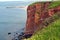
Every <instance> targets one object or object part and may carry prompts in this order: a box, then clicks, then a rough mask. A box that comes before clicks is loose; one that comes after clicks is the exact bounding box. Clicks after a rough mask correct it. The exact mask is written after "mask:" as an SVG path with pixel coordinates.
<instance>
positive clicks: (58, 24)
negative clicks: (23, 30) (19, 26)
mask: <svg viewBox="0 0 60 40" xmlns="http://www.w3.org/2000/svg"><path fill="white" fill-rule="evenodd" d="M27 40H60V19H58V20H56V21H55V22H53V23H52V24H50V25H49V26H48V27H46V28H44V29H42V30H40V31H38V32H37V33H35V34H34V35H33V36H32V37H31V38H29V39H27Z"/></svg>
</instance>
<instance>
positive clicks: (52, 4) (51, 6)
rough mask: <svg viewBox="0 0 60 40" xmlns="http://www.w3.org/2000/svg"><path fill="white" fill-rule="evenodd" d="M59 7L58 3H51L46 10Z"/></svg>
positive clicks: (59, 3)
mask: <svg viewBox="0 0 60 40" xmlns="http://www.w3.org/2000/svg"><path fill="white" fill-rule="evenodd" d="M59 5H60V1H55V2H52V3H51V4H50V5H49V6H48V8H54V7H56V6H59Z"/></svg>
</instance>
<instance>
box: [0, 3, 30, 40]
mask: <svg viewBox="0 0 60 40" xmlns="http://www.w3.org/2000/svg"><path fill="white" fill-rule="evenodd" d="M30 3H31V2H0V40H11V38H10V37H12V36H10V35H8V33H9V32H11V33H12V34H11V35H13V34H14V32H17V31H18V32H21V31H22V30H20V29H22V28H24V27H25V25H26V19H27V17H26V16H27V11H26V10H24V9H20V8H6V7H7V6H26V5H28V4H30Z"/></svg>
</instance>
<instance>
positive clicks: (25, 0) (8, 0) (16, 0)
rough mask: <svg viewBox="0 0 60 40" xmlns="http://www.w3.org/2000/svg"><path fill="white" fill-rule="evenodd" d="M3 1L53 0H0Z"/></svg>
mask: <svg viewBox="0 0 60 40" xmlns="http://www.w3.org/2000/svg"><path fill="white" fill-rule="evenodd" d="M3 1H51V0H0V2H3Z"/></svg>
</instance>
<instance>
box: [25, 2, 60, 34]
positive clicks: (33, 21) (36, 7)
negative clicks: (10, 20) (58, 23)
mask: <svg viewBox="0 0 60 40" xmlns="http://www.w3.org/2000/svg"><path fill="white" fill-rule="evenodd" d="M50 3H51V2H38V3H35V4H33V5H29V6H28V8H27V22H26V29H25V34H33V33H34V32H35V31H36V30H40V29H42V28H43V21H44V20H45V19H46V18H49V17H51V16H53V15H54V13H56V12H60V6H58V7H56V8H51V9H48V6H49V5H50ZM44 26H46V25H44Z"/></svg>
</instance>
